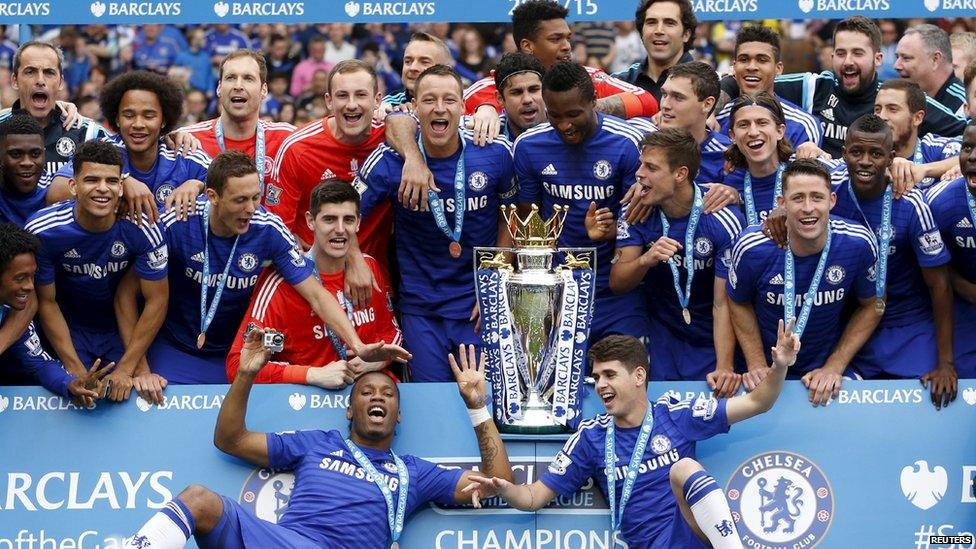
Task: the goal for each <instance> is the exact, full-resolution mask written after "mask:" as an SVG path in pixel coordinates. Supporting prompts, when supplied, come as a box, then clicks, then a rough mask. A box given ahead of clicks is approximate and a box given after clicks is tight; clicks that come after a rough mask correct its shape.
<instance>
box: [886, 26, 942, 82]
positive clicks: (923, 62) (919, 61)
mask: <svg viewBox="0 0 976 549" xmlns="http://www.w3.org/2000/svg"><path fill="white" fill-rule="evenodd" d="M935 69H936V65H935V61H934V59H933V57H932V55H931V54H929V53H928V52H927V51H925V44H924V43H923V42H922V36H921V35H920V34H918V33H917V32H912V33H908V34H906V35H905V36H903V37H902V39H901V40H899V41H898V47H897V49H895V70H896V71H898V74H899V75H901V77H902V78H905V79H908V80H911V81H913V82H918V81H920V80H926V79H927V76H928V75H929V74H931V73H932V71H934V70H935Z"/></svg>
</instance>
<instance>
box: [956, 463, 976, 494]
mask: <svg viewBox="0 0 976 549" xmlns="http://www.w3.org/2000/svg"><path fill="white" fill-rule="evenodd" d="M974 477H976V465H963V466H962V498H961V499H960V500H959V501H960V503H976V481H974V480H973V479H974Z"/></svg>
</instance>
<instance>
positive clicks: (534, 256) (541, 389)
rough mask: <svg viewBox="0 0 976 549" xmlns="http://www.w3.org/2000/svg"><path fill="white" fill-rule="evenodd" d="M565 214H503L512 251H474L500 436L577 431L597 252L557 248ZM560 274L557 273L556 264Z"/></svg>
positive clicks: (560, 211)
mask: <svg viewBox="0 0 976 549" xmlns="http://www.w3.org/2000/svg"><path fill="white" fill-rule="evenodd" d="M566 213H567V210H566V209H565V208H560V207H557V208H555V209H554V211H553V215H552V217H551V218H550V219H549V220H548V221H543V220H542V218H541V217H540V216H539V212H538V208H537V207H533V210H532V212H531V213H530V214H529V216H528V217H526V218H524V219H522V218H520V217H519V216H518V214H517V213H516V210H515V207H504V206H503V207H502V215H504V216H505V218H506V220H507V221H508V227H509V231H510V232H511V235H512V239H513V242H514V248H476V249H475V269H476V274H475V282H476V284H475V287H476V289H477V294H478V303H479V307H480V310H481V318H482V337H483V339H484V341H485V343H486V353H487V369H488V372H487V373H488V379H489V381H490V382H491V384H492V404H493V406H494V416H495V420H496V421H497V422H498V426H499V429H500V430H501V431H502V432H510V433H523V434H545V433H557V432H562V431H565V430H567V429H574V428H575V427H576V425H578V424H579V421H580V417H579V413H580V406H581V404H582V388H583V384H582V381H583V372H584V369H585V366H586V348H587V339H588V337H589V328H590V321H591V319H592V315H593V295H594V284H595V280H596V277H595V267H596V265H595V262H596V250H595V248H557V247H556V245H557V244H556V243H557V240H558V238H559V234H560V232H562V226H563V221H564V220H565V217H566ZM560 257H561V258H562V260H561V263H560V264H559V265H558V266H555V267H554V266H553V264H554V263H555V261H556V260H557V258H560Z"/></svg>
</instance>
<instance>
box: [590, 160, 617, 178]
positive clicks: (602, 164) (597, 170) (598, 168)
mask: <svg viewBox="0 0 976 549" xmlns="http://www.w3.org/2000/svg"><path fill="white" fill-rule="evenodd" d="M612 174H613V166H611V165H610V162H608V161H606V160H598V161H597V162H596V164H593V177H596V178H597V179H599V180H601V181H602V180H605V179H610V176H611V175H612Z"/></svg>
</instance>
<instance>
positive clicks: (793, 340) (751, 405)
mask: <svg viewBox="0 0 976 549" xmlns="http://www.w3.org/2000/svg"><path fill="white" fill-rule="evenodd" d="M795 323H796V319H793V320H790V323H789V324H788V325H786V326H785V327H784V326H783V321H782V320H780V321H779V327H778V329H777V337H776V346H775V347H773V348H772V355H773V366H772V368H770V372H769V375H767V376H766V378H765V379H764V380H763V381H762V383H760V384H759V386H758V387H756V389H755V390H754V391H752V392H751V393H746V394H744V395H740V396H737V397H732V398H730V399H729V401H728V404H726V408H725V410H726V414H727V415H728V418H729V425H732V424H734V423H738V422H740V421H742V420H744V419H749V418H751V417H753V416H757V415H759V414H761V413H763V412H767V411H769V409H770V408H772V407H773V404H775V403H776V399H777V398H778V397H779V393H780V391H782V390H783V381H784V380H786V371H787V370H788V369H789V367H790V366H792V365H793V364H794V363H795V362H796V355H797V353H798V352H800V336H798V335H796V334H794V333H793V325H794V324H795Z"/></svg>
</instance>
